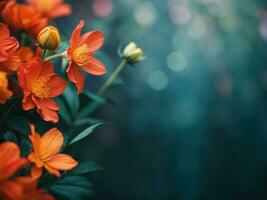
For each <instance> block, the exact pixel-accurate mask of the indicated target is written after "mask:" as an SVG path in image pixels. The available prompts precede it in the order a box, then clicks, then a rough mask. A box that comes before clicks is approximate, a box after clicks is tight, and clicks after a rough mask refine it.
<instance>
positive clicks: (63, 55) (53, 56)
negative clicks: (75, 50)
mask: <svg viewBox="0 0 267 200" xmlns="http://www.w3.org/2000/svg"><path fill="white" fill-rule="evenodd" d="M65 56H66V55H65V52H63V53H59V54H55V55H52V56H48V57H46V58H45V59H44V61H46V60H53V59H56V58H64V57H65Z"/></svg>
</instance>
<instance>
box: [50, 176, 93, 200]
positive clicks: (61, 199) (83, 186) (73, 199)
mask: <svg viewBox="0 0 267 200" xmlns="http://www.w3.org/2000/svg"><path fill="white" fill-rule="evenodd" d="M46 189H47V190H48V191H49V192H51V193H52V194H53V195H54V196H55V197H56V199H57V200H65V199H67V200H82V199H84V198H83V197H85V196H86V197H89V196H92V195H93V194H94V192H93V187H92V184H91V183H90V182H89V181H88V180H87V179H86V178H84V177H82V176H66V177H63V178H61V179H59V180H58V181H56V182H55V183H54V184H53V185H50V186H49V187H47V188H46Z"/></svg>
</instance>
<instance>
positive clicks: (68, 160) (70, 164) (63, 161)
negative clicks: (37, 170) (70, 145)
mask: <svg viewBox="0 0 267 200" xmlns="http://www.w3.org/2000/svg"><path fill="white" fill-rule="evenodd" d="M45 164H46V165H48V166H49V167H51V168H53V169H57V170H71V169H73V168H74V167H76V166H77V165H78V162H77V161H76V160H74V159H73V158H72V157H71V156H69V155H67V154H56V155H54V156H53V157H52V158H51V159H50V160H48V161H47V162H46V163H45Z"/></svg>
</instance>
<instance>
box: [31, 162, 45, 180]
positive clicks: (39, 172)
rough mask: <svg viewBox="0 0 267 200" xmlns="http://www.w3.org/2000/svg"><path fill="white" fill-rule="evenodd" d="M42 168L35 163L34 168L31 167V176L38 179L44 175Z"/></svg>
mask: <svg viewBox="0 0 267 200" xmlns="http://www.w3.org/2000/svg"><path fill="white" fill-rule="evenodd" d="M42 172H43V170H42V168H39V167H37V166H36V165H34V166H33V167H32V168H31V177H32V178H33V179H38V178H40V177H41V176H42Z"/></svg>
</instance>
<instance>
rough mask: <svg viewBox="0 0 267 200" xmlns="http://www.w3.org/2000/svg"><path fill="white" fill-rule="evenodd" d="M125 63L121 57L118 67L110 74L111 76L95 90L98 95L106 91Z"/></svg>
mask: <svg viewBox="0 0 267 200" xmlns="http://www.w3.org/2000/svg"><path fill="white" fill-rule="evenodd" d="M126 63H127V62H126V60H125V59H123V60H122V62H121V63H120V64H119V65H118V67H117V68H116V69H115V70H114V72H113V73H112V74H111V76H110V77H109V78H108V80H107V81H106V82H105V83H104V85H103V86H102V87H101V88H100V89H99V90H98V92H97V94H98V95H102V94H104V93H105V92H106V91H107V89H109V87H110V86H111V85H112V83H113V82H114V81H115V80H116V78H117V77H118V75H119V74H120V73H121V71H122V70H123V68H124V67H125V65H126Z"/></svg>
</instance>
